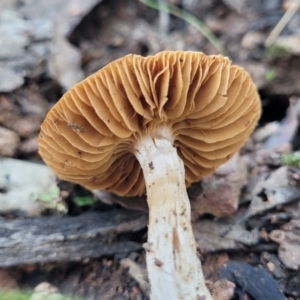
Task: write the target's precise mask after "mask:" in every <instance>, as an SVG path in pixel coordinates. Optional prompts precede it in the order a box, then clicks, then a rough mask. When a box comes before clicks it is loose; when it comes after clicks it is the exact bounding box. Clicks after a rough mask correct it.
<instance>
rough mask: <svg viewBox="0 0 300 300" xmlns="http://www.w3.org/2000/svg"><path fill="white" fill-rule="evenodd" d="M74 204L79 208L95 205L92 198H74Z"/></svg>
mask: <svg viewBox="0 0 300 300" xmlns="http://www.w3.org/2000/svg"><path fill="white" fill-rule="evenodd" d="M74 203H75V204H76V205H77V206H79V207H81V206H88V205H93V204H94V203H95V199H94V197H93V196H76V197H75V198H74Z"/></svg>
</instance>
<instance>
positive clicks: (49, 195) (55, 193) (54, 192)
mask: <svg viewBox="0 0 300 300" xmlns="http://www.w3.org/2000/svg"><path fill="white" fill-rule="evenodd" d="M58 197H59V188H58V186H57V185H56V184H53V185H52V186H51V187H50V188H49V190H48V191H47V192H46V193H43V194H40V195H38V198H39V200H41V201H43V202H47V203H50V202H52V201H53V200H55V199H57V198H58Z"/></svg>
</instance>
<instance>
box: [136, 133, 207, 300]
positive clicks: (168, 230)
mask: <svg viewBox="0 0 300 300" xmlns="http://www.w3.org/2000/svg"><path fill="white" fill-rule="evenodd" d="M135 155H136V157H137V159H138V161H139V162H140V164H141V167H142V169H143V173H144V178H145V184H146V189H147V199H148V204H149V211H150V213H149V226H148V242H147V244H145V245H144V248H145V250H146V261H147V269H148V277H149V281H150V285H151V292H150V294H151V299H152V300H161V299H174V300H179V299H182V300H192V299H205V300H212V297H211V295H210V293H209V291H208V289H207V287H206V285H205V281H204V276H203V273H202V268H201V262H200V259H199V257H198V256H197V253H196V242H195V238H194V235H193V229H192V225H191V212H190V202H189V198H188V195H187V192H186V186H185V170H184V165H183V162H182V160H181V159H180V157H179V156H178V154H177V151H176V148H175V147H173V145H172V143H171V142H170V141H169V140H168V139H165V138H160V139H158V138H152V137H149V136H147V137H143V138H142V139H141V140H139V141H138V142H137V144H136V145H135Z"/></svg>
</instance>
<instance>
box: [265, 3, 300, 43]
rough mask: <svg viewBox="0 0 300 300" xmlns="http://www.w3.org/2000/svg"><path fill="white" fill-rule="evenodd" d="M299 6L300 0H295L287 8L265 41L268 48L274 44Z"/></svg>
mask: <svg viewBox="0 0 300 300" xmlns="http://www.w3.org/2000/svg"><path fill="white" fill-rule="evenodd" d="M299 7H300V0H295V1H294V3H292V4H291V6H290V7H289V8H288V9H287V11H286V12H285V14H284V15H283V16H282V18H281V19H280V21H279V22H278V23H277V25H276V26H275V27H274V29H273V30H272V31H271V33H270V34H269V36H268V37H267V39H266V41H265V47H266V48H268V47H270V46H272V45H273V44H274V42H275V41H276V39H277V38H278V36H279V34H280V33H281V31H282V30H283V28H284V27H285V26H286V25H287V23H288V22H289V21H290V20H291V18H292V17H293V15H294V14H295V13H296V11H297V10H298V8H299Z"/></svg>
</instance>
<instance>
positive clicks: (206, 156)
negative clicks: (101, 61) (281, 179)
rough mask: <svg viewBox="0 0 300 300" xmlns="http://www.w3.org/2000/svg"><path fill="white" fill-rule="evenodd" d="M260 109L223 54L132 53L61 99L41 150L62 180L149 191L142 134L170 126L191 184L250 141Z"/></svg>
mask: <svg viewBox="0 0 300 300" xmlns="http://www.w3.org/2000/svg"><path fill="white" fill-rule="evenodd" d="M260 111H261V107H260V100H259V96H258V94H257V90H256V88H255V86H254V84H253V82H252V81H251V79H250V77H249V75H248V74H247V73H246V72H245V71H244V70H243V69H242V68H240V67H238V66H235V65H232V64H231V62H230V60H229V59H228V58H225V57H223V56H221V55H217V56H206V55H205V54H203V53H199V52H170V51H166V52H161V53H158V54H157V55H155V56H149V57H146V58H145V57H141V56H138V55H127V56H125V57H123V58H121V59H118V60H116V61H114V62H112V63H110V64H108V65H107V66H106V67H104V68H103V69H101V70H99V71H98V72H96V73H95V74H93V75H91V76H90V77H88V78H87V79H85V80H84V81H82V82H80V83H78V84H77V85H75V86H74V87H73V88H72V89H70V90H69V91H68V92H67V93H66V94H65V95H64V96H63V97H62V98H61V99H60V101H59V102H58V103H57V104H56V105H55V106H54V107H53V108H52V109H51V111H50V112H49V113H48V115H47V117H46V119H45V121H44V123H43V124H42V128H41V133H40V138H39V152H40V154H41V156H42V158H43V159H44V161H45V162H46V163H47V164H48V165H49V166H50V167H51V168H52V169H53V170H54V171H55V172H56V173H57V174H58V176H59V177H60V178H62V179H65V180H69V181H73V182H76V183H79V184H81V185H83V186H85V187H86V188H88V189H103V190H108V191H112V192H114V193H116V194H118V195H121V196H123V195H126V196H136V195H141V194H143V193H144V192H145V183H144V178H143V173H142V170H141V167H140V165H139V162H138V161H137V159H136V158H135V155H134V151H135V149H134V145H135V143H136V141H137V140H138V139H139V138H141V137H142V136H144V135H146V134H150V135H152V136H157V135H164V132H165V131H164V130H163V129H162V128H167V131H168V134H166V138H169V139H170V136H171V139H172V142H173V145H174V146H175V147H177V151H178V155H179V156H180V157H181V159H182V160H183V162H184V165H185V169H186V183H187V185H189V184H190V183H192V182H195V181H198V180H200V179H201V178H202V177H204V176H206V175H208V174H211V173H213V171H214V170H215V168H216V167H218V166H219V165H220V164H222V163H224V162H226V161H227V160H228V159H229V158H230V157H231V156H232V155H233V154H234V153H235V152H236V151H237V150H238V149H239V148H240V147H241V146H242V145H243V144H244V142H245V141H246V139H247V138H248V136H249V135H250V133H251V132H252V131H253V129H254V127H255V125H256V122H257V120H258V119H259V117H260Z"/></svg>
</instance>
